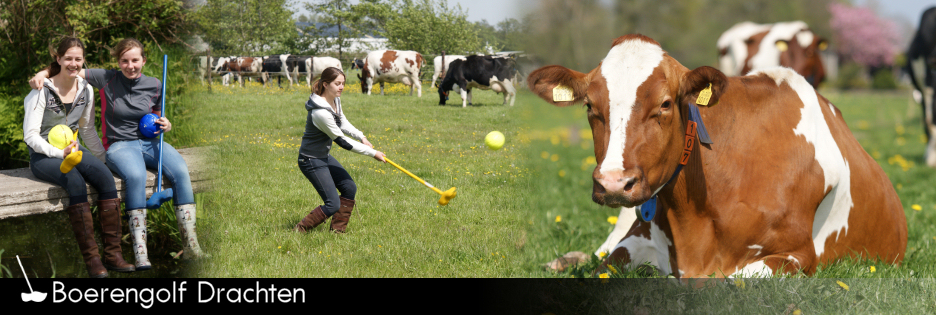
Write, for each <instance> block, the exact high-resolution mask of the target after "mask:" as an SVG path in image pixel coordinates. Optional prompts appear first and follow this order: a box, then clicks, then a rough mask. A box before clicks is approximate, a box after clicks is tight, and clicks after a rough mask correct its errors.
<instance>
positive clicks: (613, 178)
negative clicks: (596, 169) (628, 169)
mask: <svg viewBox="0 0 936 315" xmlns="http://www.w3.org/2000/svg"><path fill="white" fill-rule="evenodd" d="M595 180H596V181H597V182H598V185H600V186H601V188H603V189H604V191H605V192H611V193H615V192H616V193H623V192H626V191H629V190H631V189H632V188H634V184H635V183H636V182H637V177H635V176H631V175H628V174H625V173H624V172H623V171H610V172H603V173H601V174H599V176H598V177H597V178H595Z"/></svg>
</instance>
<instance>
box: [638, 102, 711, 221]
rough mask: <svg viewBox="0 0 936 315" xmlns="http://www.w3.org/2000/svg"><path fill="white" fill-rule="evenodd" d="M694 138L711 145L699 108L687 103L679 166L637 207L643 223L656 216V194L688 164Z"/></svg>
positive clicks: (693, 145)
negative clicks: (684, 134) (687, 113)
mask: <svg viewBox="0 0 936 315" xmlns="http://www.w3.org/2000/svg"><path fill="white" fill-rule="evenodd" d="M696 136H698V138H699V141H701V142H702V143H705V144H712V139H711V138H709V134H708V130H707V129H705V123H703V122H702V115H701V114H699V107H698V106H696V105H695V104H693V103H692V102H691V101H690V102H689V121H688V122H687V123H686V139H685V141H684V142H683V144H684V145H683V153H682V157H680V158H679V165H678V166H676V171H675V172H673V176H671V177H670V179H669V180H667V181H666V183H665V184H663V186H660V188H658V189H657V191H655V192H653V196H652V197H650V199H649V200H647V202H644V203H643V204H642V205H640V206H638V207H637V209H636V210H637V212H638V214H639V215H638V217H640V219H641V220H643V221H644V222H650V220H653V217H654V216H655V215H656V208H657V193H658V192H660V190H662V189H663V187H666V185H668V184H669V183H670V182H672V181H673V180H674V179H676V176H678V175H679V171H682V169H683V166H686V163H689V155H691V154H692V148H694V147H695V142H696Z"/></svg>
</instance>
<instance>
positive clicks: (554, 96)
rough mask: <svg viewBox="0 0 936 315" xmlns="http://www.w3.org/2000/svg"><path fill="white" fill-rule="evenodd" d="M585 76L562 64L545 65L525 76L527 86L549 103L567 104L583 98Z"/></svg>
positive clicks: (586, 89) (581, 100) (585, 84)
mask: <svg viewBox="0 0 936 315" xmlns="http://www.w3.org/2000/svg"><path fill="white" fill-rule="evenodd" d="M586 77H587V75H586V74H585V73H581V72H578V71H575V70H571V69H569V68H566V67H563V66H546V67H542V68H539V69H536V71H533V72H532V73H530V75H529V76H527V86H528V87H529V88H530V91H533V93H535V94H536V95H538V96H539V97H540V98H542V99H543V100H545V101H547V102H549V103H550V104H553V105H556V106H569V105H572V104H575V103H580V102H583V101H584V100H585V95H586V92H587V91H588V81H587V78H586ZM569 92H571V96H570V95H568V94H569Z"/></svg>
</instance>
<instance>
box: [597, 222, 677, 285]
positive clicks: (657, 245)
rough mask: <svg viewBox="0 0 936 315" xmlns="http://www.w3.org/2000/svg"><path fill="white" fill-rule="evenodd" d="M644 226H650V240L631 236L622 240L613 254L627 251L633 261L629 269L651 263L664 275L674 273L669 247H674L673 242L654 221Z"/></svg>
mask: <svg viewBox="0 0 936 315" xmlns="http://www.w3.org/2000/svg"><path fill="white" fill-rule="evenodd" d="M643 224H649V225H650V237H649V238H644V237H641V236H638V235H631V236H629V237H627V238H625V239H623V240H621V242H620V243H618V244H617V246H615V247H614V250H612V251H611V252H612V253H613V252H614V251H615V250H618V249H619V248H624V249H625V250H627V253H628V255H630V259H631V262H630V263H629V264H628V265H627V267H629V268H632V267H635V266H638V265H640V264H643V263H645V262H649V263H650V264H652V265H654V266H657V268H660V272H662V273H663V274H670V273H672V272H673V268H672V267H671V266H670V256H669V247H670V246H673V242H672V241H670V239H669V238H668V237H666V234H665V233H663V230H661V229H660V227H659V226H657V225H656V224H655V223H653V222H652V221H651V222H647V223H643Z"/></svg>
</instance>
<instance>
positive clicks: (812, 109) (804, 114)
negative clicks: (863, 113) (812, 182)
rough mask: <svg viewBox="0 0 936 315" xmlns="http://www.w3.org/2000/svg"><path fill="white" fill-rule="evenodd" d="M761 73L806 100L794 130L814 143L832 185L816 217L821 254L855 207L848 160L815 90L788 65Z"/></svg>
mask: <svg viewBox="0 0 936 315" xmlns="http://www.w3.org/2000/svg"><path fill="white" fill-rule="evenodd" d="M758 73H763V74H765V75H767V76H768V77H771V78H773V79H774V81H775V82H777V85H778V86H779V85H780V84H781V83H783V82H786V83H787V84H789V85H790V87H791V88H792V89H793V90H794V91H796V94H797V95H798V96H799V98H800V100H801V101H802V102H803V108H802V109H801V110H800V115H801V118H800V121H799V124H797V125H796V128H794V129H793V133H794V134H795V135H798V136H803V137H804V138H805V139H806V142H808V143H811V144H812V145H813V147H814V149H815V151H816V157H815V158H816V162H818V163H819V166H820V167H821V168H822V174H823V177H824V180H825V185H824V186H823V187H824V188H825V189H829V188H831V191H829V193H828V194H826V196H825V198H823V199H822V202H821V203H819V208H818V209H816V216H815V218H814V220H813V228H812V236H813V246H814V247H815V250H816V256H822V253H823V252H824V251H825V242H826V239H828V238H829V236H831V234H832V233H833V232H838V234H836V239H838V238H839V237H841V236H842V235H843V234H845V233H847V232H848V215H849V213H850V212H851V209H852V207H853V206H854V202H853V201H852V196H851V171H850V168H849V166H848V161H846V160H845V157H844V156H843V155H842V151H840V150H839V147H838V144H836V142H835V138H833V137H832V131H831V130H830V129H829V125H828V124H827V123H826V120H825V115H823V113H822V108H821V107H820V105H819V97H818V96H817V94H816V90H814V89H813V87H812V86H811V85H809V83H808V82H806V79H804V78H803V76H801V75H799V74H796V72H794V71H793V70H791V69H789V68H782V67H780V68H772V69H767V70H762V71H758Z"/></svg>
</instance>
